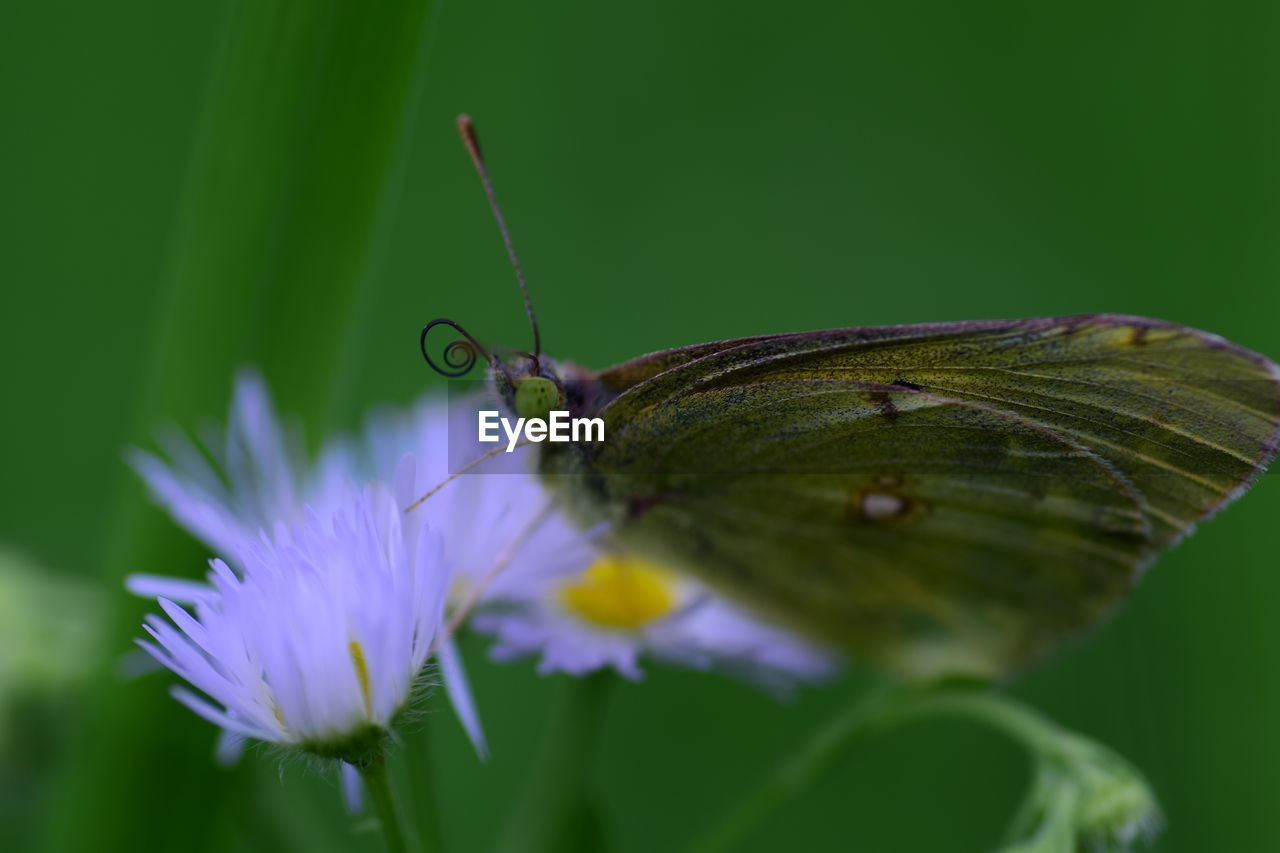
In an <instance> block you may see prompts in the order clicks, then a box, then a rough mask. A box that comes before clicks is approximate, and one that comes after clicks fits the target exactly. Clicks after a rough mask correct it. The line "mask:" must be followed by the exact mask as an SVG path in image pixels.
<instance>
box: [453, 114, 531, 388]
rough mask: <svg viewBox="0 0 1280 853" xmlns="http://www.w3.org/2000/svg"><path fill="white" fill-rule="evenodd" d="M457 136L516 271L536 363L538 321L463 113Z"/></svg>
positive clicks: (477, 143)
mask: <svg viewBox="0 0 1280 853" xmlns="http://www.w3.org/2000/svg"><path fill="white" fill-rule="evenodd" d="M458 135H459V136H461V137H462V144H463V145H465V146H467V153H468V154H470V155H471V162H472V163H474V164H475V167H476V171H477V172H479V173H480V182H481V183H482V184H484V194H485V195H486V196H488V197H489V207H490V208H491V209H492V210H493V218H494V219H496V220H498V230H499V231H501V232H502V242H503V244H504V245H505V246H506V247H507V257H509V258H510V259H511V267H512V269H514V270H515V271H516V281H517V282H519V283H520V294H521V295H522V296H524V311H525V313H526V314H528V315H529V328H531V329H532V330H533V357H534V362H535V363H536V362H537V359H538V356H539V355H541V354H542V338H541V336H540V335H539V334H538V320H537V318H536V317H534V316H533V302H531V301H530V300H529V286H528V285H527V284H525V281H524V270H522V269H521V268H520V259H519V258H518V257H516V247H515V246H514V245H512V243H511V234H510V232H508V231H507V220H506V219H504V218H503V217H502V208H500V207H498V197H497V196H496V195H494V192H493V181H491V180H489V170H488V169H486V168H485V165H484V155H483V154H481V153H480V140H479V139H478V138H477V137H476V128H475V125H474V124H472V123H471V116H469V115H467V114H466V113H463V114H462V115H460V116H458Z"/></svg>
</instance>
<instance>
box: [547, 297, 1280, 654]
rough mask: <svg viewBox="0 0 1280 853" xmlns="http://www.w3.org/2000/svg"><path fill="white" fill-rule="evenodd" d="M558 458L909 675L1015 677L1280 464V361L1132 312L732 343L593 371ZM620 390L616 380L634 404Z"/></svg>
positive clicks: (790, 607)
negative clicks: (582, 440) (593, 391)
mask: <svg viewBox="0 0 1280 853" xmlns="http://www.w3.org/2000/svg"><path fill="white" fill-rule="evenodd" d="M599 381H600V382H601V384H602V386H603V387H605V388H607V389H609V391H608V394H607V395H606V398H608V399H609V402H608V403H607V404H605V405H604V406H603V408H602V409H601V410H600V412H599V415H600V416H601V417H603V418H604V419H605V424H606V427H605V430H606V431H605V435H606V441H605V442H604V443H602V444H598V445H584V446H581V447H578V448H576V449H575V453H574V454H572V455H571V456H559V457H557V456H556V455H555V454H548V456H547V461H546V463H544V464H545V465H546V466H547V470H550V471H557V470H559V471H566V470H571V471H573V472H575V473H585V475H586V476H581V477H570V478H563V479H560V478H556V479H557V480H558V481H559V484H560V486H561V488H563V489H564V490H565V492H566V494H567V496H568V498H569V501H568V502H569V504H570V506H571V507H573V508H575V509H576V510H577V512H578V513H579V514H580V515H582V516H584V517H585V518H586V519H587V520H591V521H596V520H599V519H609V520H612V521H614V522H615V524H614V525H613V528H612V529H613V535H614V536H615V537H616V538H617V540H618V542H619V543H620V544H621V545H623V546H624V547H629V548H633V549H636V550H640V551H644V552H646V553H649V554H650V555H652V556H655V557H657V558H659V559H663V560H666V561H668V562H670V563H672V564H674V565H678V566H680V567H683V568H685V569H687V570H688V571H690V572H692V573H694V574H696V575H698V576H699V577H701V578H703V579H704V580H706V581H708V582H710V583H711V584H713V585H715V586H718V587H720V588H721V589H723V590H724V591H725V592H727V593H728V594H730V595H732V596H735V597H737V598H739V599H740V600H743V601H744V602H745V603H748V604H750V605H753V606H755V607H757V608H759V609H761V610H764V611H768V612H771V613H773V614H775V615H776V616H778V617H780V618H782V619H784V620H786V621H788V622H790V623H791V624H793V625H794V626H796V627H797V628H799V629H801V630H804V631H808V632H809V633H812V634H813V635H815V636H817V637H820V638H823V639H827V640H830V641H834V642H837V643H840V644H841V645H843V646H844V647H846V648H847V649H849V650H850V651H851V652H852V653H853V654H854V655H855V656H857V657H859V658H862V659H864V660H869V661H871V662H874V663H877V664H880V665H882V666H885V667H888V668H891V669H894V670H897V671H899V672H902V673H905V674H908V675H913V676H922V677H923V676H934V675H938V674H946V673H965V674H977V675H987V676H990V675H999V674H1002V673H1005V672H1008V671H1010V670H1011V669H1015V668H1017V667H1019V666H1021V665H1023V664H1025V663H1026V662H1028V661H1030V660H1032V659H1034V658H1035V657H1037V656H1038V655H1040V654H1042V653H1044V652H1045V651H1047V650H1048V649H1050V648H1052V647H1053V646H1054V645H1056V644H1057V643H1059V642H1060V641H1061V640H1062V639H1063V638H1065V637H1067V636H1070V635H1072V634H1074V633H1077V632H1079V631H1081V630H1083V629H1085V628H1087V627H1089V626H1091V625H1094V624H1096V623H1097V622H1099V621H1100V620H1101V619H1102V618H1103V617H1104V616H1105V614H1106V613H1107V612H1108V611H1109V609H1110V608H1111V607H1112V606H1113V605H1114V604H1115V602H1117V601H1118V600H1119V599H1120V598H1121V597H1122V595H1123V594H1124V592H1125V591H1126V590H1127V589H1128V588H1129V586H1130V585H1131V584H1132V582H1133V580H1134V578H1135V577H1136V575H1137V573H1138V571H1139V570H1140V569H1141V568H1142V567H1143V566H1144V565H1145V564H1146V563H1147V562H1148V561H1149V560H1150V559H1151V558H1152V557H1153V556H1154V554H1155V553H1156V552H1157V551H1158V550H1159V549H1160V548H1161V547H1164V546H1166V545H1168V544H1170V543H1172V542H1173V541H1175V540H1176V539H1177V538H1178V537H1180V536H1181V535H1183V534H1185V533H1186V532H1188V531H1189V530H1190V529H1191V527H1192V526H1193V525H1194V524H1195V522H1196V521H1198V520H1200V519H1201V518H1204V517H1206V516H1207V515H1210V514H1212V513H1213V512H1214V511H1216V510H1217V509H1219V508H1220V507H1221V506H1223V505H1224V504H1225V503H1227V502H1228V501H1229V500H1231V499H1232V498H1234V497H1235V496H1237V495H1239V494H1240V493H1241V492H1242V491H1243V490H1244V489H1245V488H1246V487H1247V485H1248V484H1249V483H1250V482H1252V480H1253V479H1254V477H1256V476H1257V474H1258V473H1259V472H1260V471H1261V470H1262V468H1263V467H1264V466H1265V465H1266V463H1267V462H1269V461H1270V460H1271V458H1272V457H1274V455H1275V452H1276V443H1277V422H1278V419H1280V386H1278V383H1277V370H1276V367H1275V365H1273V364H1271V363H1270V362H1269V361H1267V360H1265V359H1263V358H1261V357H1260V356H1256V355H1254V354H1252V353H1249V352H1247V351H1244V350H1242V349H1240V348H1238V347H1235V346H1234V345H1232V344H1229V343H1227V342H1225V341H1223V340H1222V339H1220V338H1217V337H1214V336H1212V335H1208V334H1206V333H1203V332H1199V331H1196V330H1193V329H1188V328H1185V327H1181V326H1175V325H1172V324H1167V323H1161V322H1158V321H1153V320H1147V319H1143V318H1135V317H1120V316H1109V315H1091V316H1084V317H1066V318H1047V319H1039V320H1020V321H1006V322H992V323H956V324H930V325H920V326H898V327H885V328H865V329H849V330H838V331H832V332H818V333H806V334H799V335H780V336H772V337H767V338H755V339H747V340H744V341H725V342H719V343H714V344H704V345H699V346H698V347H691V348H687V349H686V350H683V351H679V350H677V351H666V352H664V353H656V354H654V355H651V356H645V357H642V358H641V359H637V360H635V361H634V362H630V363H628V364H626V365H622V366H620V367H618V368H614V369H612V370H609V371H605V372H603V373H602V374H600V375H599ZM615 395H616V396H615Z"/></svg>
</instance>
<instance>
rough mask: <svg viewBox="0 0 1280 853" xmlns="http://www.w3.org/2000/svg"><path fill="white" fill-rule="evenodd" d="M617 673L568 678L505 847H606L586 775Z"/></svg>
mask: <svg viewBox="0 0 1280 853" xmlns="http://www.w3.org/2000/svg"><path fill="white" fill-rule="evenodd" d="M616 679H617V675H615V674H614V673H613V671H612V670H602V671H600V672H596V673H592V674H591V675H586V676H582V677H573V678H567V679H565V681H564V692H563V693H562V695H561V701H560V703H559V705H558V706H557V707H556V709H555V711H554V712H553V714H552V716H551V722H550V725H549V728H548V732H547V735H546V739H545V741H544V742H543V748H542V751H541V753H540V754H539V755H538V757H537V758H536V759H535V761H534V765H533V768H532V772H531V773H530V774H529V776H528V778H526V779H525V781H524V787H523V789H522V790H521V793H520V798H519V800H518V801H517V802H516V804H515V807H514V809H513V810H512V813H511V816H510V818H509V819H508V820H507V821H506V823H505V824H504V825H503V828H502V834H501V836H500V838H499V839H498V844H497V847H496V849H497V850H499V851H500V852H501V853H600V851H601V850H604V849H607V846H606V844H605V842H604V839H603V837H602V836H603V832H602V829H601V826H600V819H599V815H598V814H597V813H596V807H595V804H594V803H593V802H592V800H591V792H590V786H589V783H588V778H587V777H588V775H589V772H590V769H591V764H592V760H593V759H594V758H595V754H596V744H597V742H598V741H599V739H600V728H601V725H602V724H603V722H604V711H605V707H606V700H607V698H608V694H609V692H610V688H611V687H612V685H613V683H614V681H615V680H616Z"/></svg>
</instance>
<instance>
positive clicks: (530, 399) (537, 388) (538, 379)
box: [515, 376, 560, 420]
mask: <svg viewBox="0 0 1280 853" xmlns="http://www.w3.org/2000/svg"><path fill="white" fill-rule="evenodd" d="M559 403H560V389H559V388H557V387H556V383H554V382H552V381H551V380H550V379H547V378H546V377H545V376H530V377H529V378H527V379H521V380H520V381H519V382H518V383H516V397H515V406H516V415H517V416H518V417H522V418H541V419H543V420H546V419H547V416H548V415H549V414H551V410H552V409H554V408H555V407H556V406H557V405H559Z"/></svg>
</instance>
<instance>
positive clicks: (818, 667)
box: [472, 535, 837, 692]
mask: <svg viewBox="0 0 1280 853" xmlns="http://www.w3.org/2000/svg"><path fill="white" fill-rule="evenodd" d="M541 556H542V564H541V565H538V566H532V567H529V568H527V569H526V570H525V571H524V572H523V573H519V574H517V573H516V572H512V573H511V574H510V575H508V577H507V583H506V585H505V586H504V588H503V589H502V591H501V594H500V595H498V596H495V598H494V603H495V604H496V606H493V607H490V608H489V609H486V610H485V611H483V612H481V613H479V614H477V615H476V616H475V617H473V619H472V624H473V625H474V626H475V627H476V628H477V629H478V630H480V631H483V632H486V633H489V634H492V635H493V636H494V637H495V638H496V640H497V642H496V643H495V644H494V646H493V648H492V650H491V653H492V655H493V657H494V658H495V659H497V660H502V661H505V660H511V659H514V658H518V657H523V656H526V655H538V656H539V657H540V660H539V663H538V671H539V672H541V673H544V674H546V673H550V672H556V671H562V672H567V673H570V674H572V675H584V674H586V673H589V672H593V671H595V670H598V669H603V668H605V667H611V668H613V669H614V670H616V671H617V672H618V673H619V674H621V675H623V676H624V677H626V678H630V679H639V678H641V677H642V675H643V672H642V670H641V668H640V661H641V660H642V659H643V658H645V657H649V658H654V659H657V660H662V661H666V662H669V663H674V664H677V665H680V666H685V667H689V668H693V669H715V670H719V671H723V672H727V673H730V674H732V675H736V676H738V677H741V678H744V679H746V680H749V681H753V682H755V683H757V684H760V685H761V686H764V687H766V688H769V689H772V690H775V691H778V692H785V691H787V690H788V689H790V688H791V687H793V686H794V685H795V684H797V683H800V682H817V681H822V680H825V679H828V678H830V677H831V676H832V675H834V673H835V671H836V668H837V657H836V655H835V654H834V653H832V652H831V651H829V650H826V649H823V648H821V647H818V646H815V645H813V644H810V643H808V642H806V641H804V640H801V639H799V638H797V637H795V636H792V635H791V634H789V633H787V632H785V631H783V630H781V629H779V628H775V627H773V626H770V625H767V624H765V623H763V622H760V621H758V620H757V619H755V618H753V617H751V616H750V615H748V614H747V613H745V612H744V611H743V610H741V609H740V608H738V607H736V606H735V605H733V604H731V603H729V602H728V601H726V600H725V599H723V598H721V597H720V596H718V595H716V594H715V593H713V592H711V591H710V590H708V589H707V588H706V587H704V586H703V585H701V584H699V583H697V582H695V581H692V580H690V579H688V578H686V577H684V576H682V575H677V574H675V573H673V572H671V571H669V570H668V569H666V568H665V567H663V566H660V565H658V564H656V563H653V562H650V561H648V560H644V559H641V558H638V557H634V556H629V555H621V554H614V553H608V552H604V551H600V550H599V549H598V548H596V547H595V546H594V545H592V544H591V537H589V536H582V535H579V536H577V537H575V538H574V539H571V540H567V541H565V542H564V543H562V547H561V548H559V549H558V550H556V551H551V552H543V554H542V555H541Z"/></svg>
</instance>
